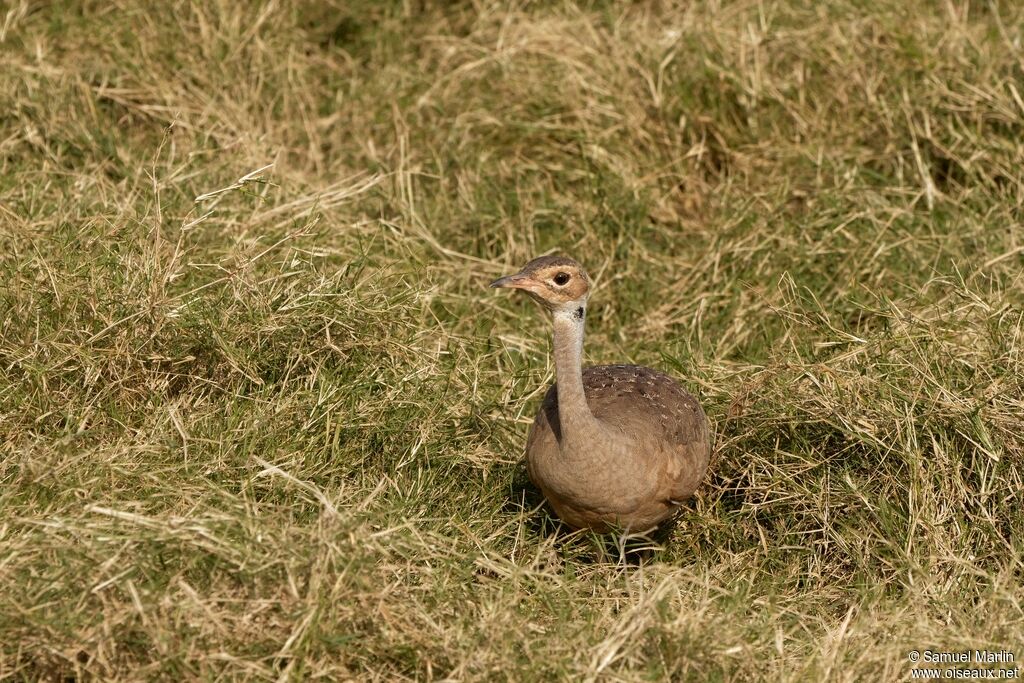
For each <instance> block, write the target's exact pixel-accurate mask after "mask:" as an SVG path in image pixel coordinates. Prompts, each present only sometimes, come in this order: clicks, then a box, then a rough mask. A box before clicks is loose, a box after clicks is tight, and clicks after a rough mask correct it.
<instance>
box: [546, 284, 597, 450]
mask: <svg viewBox="0 0 1024 683" xmlns="http://www.w3.org/2000/svg"><path fill="white" fill-rule="evenodd" d="M585 321H586V304H585V303H579V304H574V305H572V306H566V307H563V308H560V309H556V310H555V311H554V325H555V342H554V347H555V348H554V351H555V373H556V374H557V380H558V421H559V423H560V425H561V433H562V434H561V435H562V442H563V443H562V445H563V447H564V446H566V445H570V444H572V443H573V442H576V441H577V440H578V439H580V438H583V439H585V438H586V436H587V435H588V434H589V435H590V436H591V437H592V436H593V431H592V430H593V429H594V427H595V426H596V420H595V418H594V415H593V413H591V412H590V407H589V406H588V405H587V398H586V396H585V395H584V393H583V366H582V361H583V326H584V323H585Z"/></svg>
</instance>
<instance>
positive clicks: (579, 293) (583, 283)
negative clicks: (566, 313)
mask: <svg viewBox="0 0 1024 683" xmlns="http://www.w3.org/2000/svg"><path fill="white" fill-rule="evenodd" d="M491 287H508V288H513V289H521V290H523V291H524V292H526V293H527V294H529V295H530V296H532V297H533V298H534V299H536V300H537V301H539V302H540V303H541V304H543V305H544V306H545V307H546V308H548V309H552V310H553V309H557V308H562V307H565V306H567V305H569V304H577V303H580V302H585V301H586V299H587V297H588V296H589V295H590V278H589V277H587V272H586V271H585V270H583V266H581V265H580V264H579V263H577V262H576V261H574V260H573V259H571V258H566V257H564V256H542V257H540V258H538V259H534V260H532V261H530V262H529V263H527V264H526V265H525V266H523V269H522V270H520V271H519V272H518V273H516V274H515V275H507V276H505V277H503V278H500V279H498V280H495V281H494V282H492V283H491Z"/></svg>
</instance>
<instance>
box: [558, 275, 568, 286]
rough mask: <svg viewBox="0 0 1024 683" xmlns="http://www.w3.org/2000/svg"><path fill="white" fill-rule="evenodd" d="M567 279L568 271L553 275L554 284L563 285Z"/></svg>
mask: <svg viewBox="0 0 1024 683" xmlns="http://www.w3.org/2000/svg"><path fill="white" fill-rule="evenodd" d="M568 281H569V273H558V274H557V275H555V284H556V285H564V284H565V283H567V282H568Z"/></svg>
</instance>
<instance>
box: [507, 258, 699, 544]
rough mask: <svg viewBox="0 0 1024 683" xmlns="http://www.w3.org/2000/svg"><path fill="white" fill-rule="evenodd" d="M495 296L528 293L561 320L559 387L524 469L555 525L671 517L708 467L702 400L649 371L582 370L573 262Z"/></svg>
mask: <svg viewBox="0 0 1024 683" xmlns="http://www.w3.org/2000/svg"><path fill="white" fill-rule="evenodd" d="M492 286H493V287H514V288H517V289H523V290H524V291H526V292H527V293H529V294H530V295H531V296H532V297H533V298H534V299H536V300H537V301H539V302H540V303H541V304H542V305H544V306H545V307H546V308H547V309H548V310H550V311H551V313H552V315H553V318H554V327H555V344H554V351H555V369H556V372H557V374H558V383H557V384H555V385H553V386H552V387H551V388H550V389H549V390H548V392H547V395H546V396H545V397H544V402H543V403H542V405H541V409H540V412H539V413H538V414H537V417H536V419H535V420H534V423H533V427H532V429H531V430H530V435H529V437H528V439H527V444H526V460H527V469H528V471H529V474H530V479H531V480H532V481H533V482H534V484H536V485H537V486H538V487H539V488H540V489H541V491H542V492H543V493H544V495H545V497H546V498H547V499H548V501H549V502H550V503H551V505H552V507H553V508H554V509H555V512H556V513H557V514H558V516H559V517H560V518H561V519H562V520H563V521H564V522H565V523H567V524H569V525H570V526H573V527H577V528H591V529H595V530H597V531H607V530H609V529H612V528H624V529H628V530H631V531H637V532H641V531H647V530H650V529H651V528H653V527H654V526H656V525H657V524H658V523H660V522H661V521H663V520H665V519H666V518H668V517H669V516H671V515H672V513H673V512H674V511H675V509H676V508H677V506H678V505H679V503H681V502H682V501H684V500H686V499H687V498H689V497H690V496H691V495H692V494H693V492H694V490H695V489H696V488H697V486H698V484H699V483H700V481H701V479H702V478H703V476H704V473H705V472H706V470H707V466H708V461H709V460H710V455H711V443H710V430H709V427H708V422H707V418H706V416H705V415H704V411H703V410H702V409H701V407H700V405H699V403H698V402H697V399H695V398H694V397H693V396H692V395H690V394H689V393H687V392H686V391H684V390H683V389H682V388H681V387H680V386H679V385H678V384H677V383H676V382H675V380H673V379H672V378H670V377H669V376H667V375H665V374H664V373H661V372H658V371H657V370H652V369H651V368H645V367H640V366H636V365H604V366H596V367H590V368H586V369H583V370H581V367H580V357H581V354H582V344H583V325H584V316H585V309H586V303H587V299H588V297H589V293H590V279H589V278H588V277H587V274H586V272H585V271H584V270H583V268H582V267H581V266H580V265H579V264H578V263H576V262H575V261H573V260H572V259H568V258H565V257H552V256H546V257H542V258H540V259H535V260H534V261H531V262H530V263H528V264H527V265H526V266H525V267H524V268H523V269H522V270H521V271H520V272H519V273H516V274H515V275H510V276H508V277H504V278H501V279H500V280H497V281H496V282H494V283H493V284H492Z"/></svg>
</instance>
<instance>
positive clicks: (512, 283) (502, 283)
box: [491, 273, 530, 289]
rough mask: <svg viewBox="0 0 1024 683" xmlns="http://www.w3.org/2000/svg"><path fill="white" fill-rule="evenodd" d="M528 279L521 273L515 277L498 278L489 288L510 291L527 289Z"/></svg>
mask: <svg viewBox="0 0 1024 683" xmlns="http://www.w3.org/2000/svg"><path fill="white" fill-rule="evenodd" d="M529 282H530V278H529V277H527V276H526V275H523V274H522V273H516V274H515V275H506V276H505V277H501V278H498V279H497V280H495V281H494V282H492V283H491V287H493V288H495V289H501V288H503V287H504V288H511V289H528V288H529Z"/></svg>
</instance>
